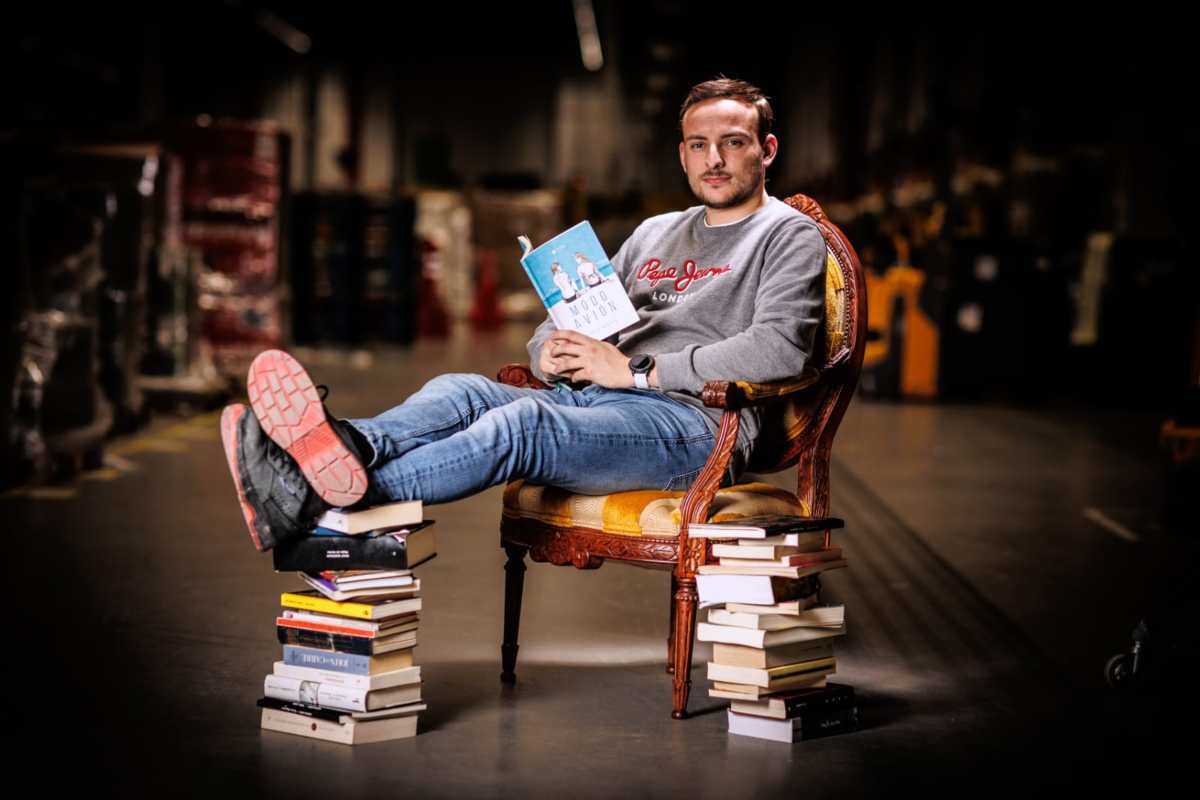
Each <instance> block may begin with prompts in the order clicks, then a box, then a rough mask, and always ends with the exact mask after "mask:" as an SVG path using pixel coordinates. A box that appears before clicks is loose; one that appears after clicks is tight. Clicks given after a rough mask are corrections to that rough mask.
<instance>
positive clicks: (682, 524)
mask: <svg viewBox="0 0 1200 800" xmlns="http://www.w3.org/2000/svg"><path fill="white" fill-rule="evenodd" d="M740 423H741V418H740V417H739V416H738V412H737V411H736V410H732V409H726V411H725V413H724V414H722V415H721V427H720V429H719V430H718V431H717V441H716V444H714V445H713V449H712V452H711V453H710V454H709V456H708V461H706V462H705V463H704V468H703V469H701V470H700V474H699V475H698V476H696V480H694V481H692V485H691V487H690V488H689V489H688V490H687V493H686V494H685V495H684V496H683V501H682V502H681V503H680V504H679V562H678V563H677V564H676V565H675V576H676V577H677V578H694V577H695V575H696V570H697V569H698V568H699V567H700V566H701V565H703V564H705V563H707V561H708V555H709V545H708V539H693V538H691V537H689V536H688V525H689V524H691V523H693V522H704V521H705V520H707V519H708V509H709V508H710V507H711V506H712V501H713V498H715V497H716V496H717V489H719V488H721V480H722V479H723V478H724V477H725V472H726V470H728V469H729V459H730V457H731V456H732V455H733V448H734V447H735V446H736V445H737V435H738V426H739V425H740Z"/></svg>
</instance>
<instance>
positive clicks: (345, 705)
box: [263, 675, 367, 711]
mask: <svg viewBox="0 0 1200 800" xmlns="http://www.w3.org/2000/svg"><path fill="white" fill-rule="evenodd" d="M263 692H264V694H266V696H267V697H273V698H275V699H276V700H287V701H288V702H291V703H308V704H309V705H313V706H321V707H322V708H336V709H340V710H344V711H366V710H367V692H366V690H364V689H350V688H347V687H345V686H335V685H331V684H322V683H317V682H315V681H305V680H300V679H298V678H287V677H284V676H282V675H268V676H267V677H266V679H265V680H264V681H263Z"/></svg>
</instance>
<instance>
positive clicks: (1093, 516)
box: [1083, 508, 1140, 542]
mask: <svg viewBox="0 0 1200 800" xmlns="http://www.w3.org/2000/svg"><path fill="white" fill-rule="evenodd" d="M1083 516H1084V517H1086V518H1087V519H1090V520H1091V521H1092V522H1094V523H1096V524H1097V525H1099V526H1100V527H1101V528H1104V530H1106V531H1108V532H1109V533H1111V534H1113V535H1114V536H1119V537H1120V538H1122V539H1124V540H1125V541H1127V542H1136V541H1138V540H1139V538H1140V537H1139V536H1138V535H1137V534H1136V533H1134V532H1133V531H1131V530H1130V529H1129V528H1126V527H1125V526H1124V525H1122V524H1121V523H1119V522H1117V521H1116V520H1115V519H1113V518H1112V517H1110V516H1108V515H1107V514H1105V513H1104V512H1103V511H1101V510H1100V509H1098V508H1085V509H1084V510H1083Z"/></svg>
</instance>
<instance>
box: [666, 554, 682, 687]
mask: <svg viewBox="0 0 1200 800" xmlns="http://www.w3.org/2000/svg"><path fill="white" fill-rule="evenodd" d="M678 588H679V586H678V584H677V583H676V581H675V573H674V572H672V573H671V598H670V602H669V603H668V605H669V606H670V619H669V620H668V621H667V674H668V675H674V674H675V591H676V590H677V589H678Z"/></svg>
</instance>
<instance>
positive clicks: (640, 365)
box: [629, 355, 654, 372]
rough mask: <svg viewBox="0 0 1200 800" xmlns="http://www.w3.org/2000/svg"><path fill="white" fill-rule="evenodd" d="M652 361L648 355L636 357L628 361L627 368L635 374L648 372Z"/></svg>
mask: <svg viewBox="0 0 1200 800" xmlns="http://www.w3.org/2000/svg"><path fill="white" fill-rule="evenodd" d="M652 364H654V359H653V358H651V357H650V356H648V355H637V356H634V357H633V358H631V359H629V368H630V369H631V370H633V371H635V372H649V371H650V367H651V365H652Z"/></svg>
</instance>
